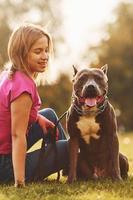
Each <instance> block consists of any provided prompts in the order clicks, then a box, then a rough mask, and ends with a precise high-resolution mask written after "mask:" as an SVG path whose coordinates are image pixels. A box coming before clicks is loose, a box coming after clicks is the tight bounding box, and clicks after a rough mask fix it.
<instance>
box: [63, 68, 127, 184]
mask: <svg viewBox="0 0 133 200" xmlns="http://www.w3.org/2000/svg"><path fill="white" fill-rule="evenodd" d="M107 69H108V66H107V65H104V66H103V67H102V68H85V69H82V70H79V71H78V70H77V69H76V68H75V67H74V78H73V92H72V104H71V106H70V108H69V111H68V114H67V130H68V133H69V135H70V141H69V153H70V156H69V157H70V166H69V173H68V183H72V182H73V181H75V180H76V178H79V179H83V180H88V179H97V178H111V179H112V180H122V178H127V176H128V168H129V165H128V160H127V158H126V157H125V156H124V155H122V154H121V153H119V142H118V136H117V122H116V116H115V112H114V109H113V107H112V105H111V104H110V102H109V100H108V97H107V93H108V78H107Z"/></svg>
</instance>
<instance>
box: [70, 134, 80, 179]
mask: <svg viewBox="0 0 133 200" xmlns="http://www.w3.org/2000/svg"><path fill="white" fill-rule="evenodd" d="M69 142H70V143H69V145H70V152H69V161H70V166H69V174H68V183H72V182H73V181H75V180H76V172H77V160H78V149H79V143H78V138H75V137H73V138H70V141H69Z"/></svg>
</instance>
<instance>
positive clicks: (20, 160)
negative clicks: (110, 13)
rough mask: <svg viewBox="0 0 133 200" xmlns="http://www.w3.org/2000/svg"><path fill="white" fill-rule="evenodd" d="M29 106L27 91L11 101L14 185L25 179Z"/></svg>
mask: <svg viewBox="0 0 133 200" xmlns="http://www.w3.org/2000/svg"><path fill="white" fill-rule="evenodd" d="M31 106H32V100H31V97H30V95H29V94H28V93H23V94H21V95H20V96H19V97H18V98H17V99H16V100H14V101H13V102H12V103H11V133H12V160H13V169H14V178H15V186H16V187H19V186H20V185H22V186H23V185H24V180H25V157H26V148H27V143H26V131H27V127H28V122H29V115H30V110H31Z"/></svg>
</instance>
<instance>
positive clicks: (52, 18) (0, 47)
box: [0, 0, 133, 132]
mask: <svg viewBox="0 0 133 200" xmlns="http://www.w3.org/2000/svg"><path fill="white" fill-rule="evenodd" d="M23 22H31V23H35V24H40V25H42V26H44V27H45V28H46V29H47V30H48V32H49V33H50V34H51V36H52V38H53V43H54V59H53V61H52V67H51V68H50V70H49V75H48V76H49V79H50V80H51V81H50V82H49V83H50V84H48V82H47V83H45V84H44V81H43V79H41V80H40V81H39V85H38V90H39V93H40V96H41V99H42V108H43V107H51V108H53V109H55V111H56V112H57V114H58V115H61V114H62V113H64V112H65V111H66V110H67V109H68V108H69V106H70V102H71V92H72V83H71V80H72V76H73V69H72V65H73V64H74V65H78V66H81V65H82V66H88V67H89V66H92V67H101V66H103V65H104V64H106V63H107V64H108V66H109V69H108V77H109V94H108V96H109V98H110V101H111V103H112V104H113V106H114V108H115V111H116V114H117V119H118V127H119V130H120V131H121V132H126V131H132V130H133V105H132V104H133V0H108V1H107V0H100V1H98V0H93V1H91V0H39V1H38V0H0V68H1V70H2V68H3V66H4V65H5V64H6V63H7V62H8V57H7V43H8V40H9V36H10V34H11V32H12V30H13V29H14V28H15V27H16V26H18V25H20V24H21V23H23Z"/></svg>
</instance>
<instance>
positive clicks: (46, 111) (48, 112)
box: [39, 108, 58, 122]
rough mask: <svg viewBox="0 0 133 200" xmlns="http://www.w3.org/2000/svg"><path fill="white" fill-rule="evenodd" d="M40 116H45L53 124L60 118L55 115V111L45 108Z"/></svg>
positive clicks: (40, 112)
mask: <svg viewBox="0 0 133 200" xmlns="http://www.w3.org/2000/svg"><path fill="white" fill-rule="evenodd" d="M39 114H41V115H43V116H44V117H46V118H47V119H49V120H50V121H52V122H56V121H57V119H58V117H57V115H56V113H55V111H54V110H53V109H52V108H45V109H42V110H40V111H39Z"/></svg>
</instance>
